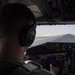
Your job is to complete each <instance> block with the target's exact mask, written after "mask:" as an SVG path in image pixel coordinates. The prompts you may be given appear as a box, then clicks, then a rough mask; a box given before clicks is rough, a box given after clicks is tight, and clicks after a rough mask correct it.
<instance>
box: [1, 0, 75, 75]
mask: <svg viewBox="0 0 75 75" xmlns="http://www.w3.org/2000/svg"><path fill="white" fill-rule="evenodd" d="M14 2H17V3H24V4H26V5H27V6H28V8H30V9H31V11H32V12H33V13H34V15H35V17H36V25H37V28H36V37H35V40H34V43H33V44H32V45H31V46H30V47H29V48H28V50H27V52H26V53H25V59H26V58H27V59H26V60H33V61H35V62H37V63H39V64H41V65H42V66H43V68H45V69H47V70H50V64H52V65H53V66H54V67H58V68H59V72H58V74H57V75H75V0H0V7H1V6H2V5H5V4H7V3H14Z"/></svg>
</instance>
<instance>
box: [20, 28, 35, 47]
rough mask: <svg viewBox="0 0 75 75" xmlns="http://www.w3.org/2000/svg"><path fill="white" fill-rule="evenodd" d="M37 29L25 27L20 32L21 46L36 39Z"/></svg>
mask: <svg viewBox="0 0 75 75" xmlns="http://www.w3.org/2000/svg"><path fill="white" fill-rule="evenodd" d="M35 35H36V31H35V29H34V28H26V27H23V28H22V30H21V31H20V34H19V42H20V45H21V46H30V45H31V44H32V43H33V41H34V39H35Z"/></svg>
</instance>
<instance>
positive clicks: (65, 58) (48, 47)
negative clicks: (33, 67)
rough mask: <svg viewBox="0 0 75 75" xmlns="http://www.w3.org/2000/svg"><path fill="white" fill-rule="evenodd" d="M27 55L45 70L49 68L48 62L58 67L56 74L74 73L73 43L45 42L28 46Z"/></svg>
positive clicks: (74, 47) (74, 50) (74, 44)
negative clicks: (58, 70)
mask: <svg viewBox="0 0 75 75" xmlns="http://www.w3.org/2000/svg"><path fill="white" fill-rule="evenodd" d="M27 55H29V57H30V58H29V59H30V60H33V61H35V62H38V63H40V64H42V65H43V67H44V68H46V69H47V70H50V64H52V65H53V66H54V67H59V68H60V72H59V74H58V75H60V74H61V75H69V73H70V74H71V75H72V74H75V43H68V42H47V43H44V44H42V45H39V46H36V47H32V48H30V49H29V50H28V51H27Z"/></svg>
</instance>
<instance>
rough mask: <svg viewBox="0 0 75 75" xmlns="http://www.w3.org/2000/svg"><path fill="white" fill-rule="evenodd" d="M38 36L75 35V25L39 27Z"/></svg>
mask: <svg viewBox="0 0 75 75" xmlns="http://www.w3.org/2000/svg"><path fill="white" fill-rule="evenodd" d="M36 32H37V34H56V35H60V34H74V35H75V25H51V26H50V25H47V26H45V25H42V26H37V29H36Z"/></svg>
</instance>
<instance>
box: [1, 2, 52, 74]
mask: <svg viewBox="0 0 75 75" xmlns="http://www.w3.org/2000/svg"><path fill="white" fill-rule="evenodd" d="M35 35H36V22H35V16H34V14H33V13H32V12H31V10H30V9H29V8H27V6H26V5H24V4H20V3H9V4H6V5H4V6H3V7H2V8H1V12H0V75H10V74H11V73H13V71H14V70H16V69H17V68H18V67H20V66H22V65H23V64H25V63H24V60H23V58H24V52H26V51H27V49H28V47H29V46H30V45H31V44H32V43H33V41H34V39H35ZM23 71H24V69H23ZM18 72H20V70H19V71H17V73H14V74H12V75H23V73H24V72H22V71H21V73H18ZM25 72H26V71H25ZM32 74H33V75H41V74H44V75H52V74H50V73H49V72H47V71H46V72H45V71H42V70H38V71H35V72H34V73H32ZM32 74H29V75H32ZM24 75H25V74H24Z"/></svg>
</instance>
